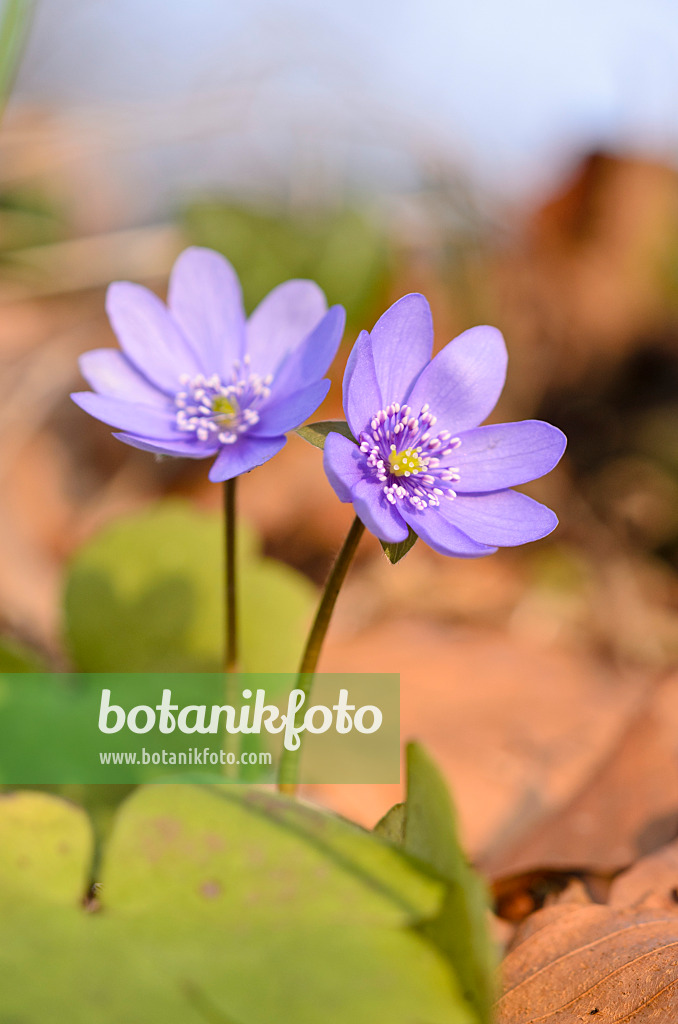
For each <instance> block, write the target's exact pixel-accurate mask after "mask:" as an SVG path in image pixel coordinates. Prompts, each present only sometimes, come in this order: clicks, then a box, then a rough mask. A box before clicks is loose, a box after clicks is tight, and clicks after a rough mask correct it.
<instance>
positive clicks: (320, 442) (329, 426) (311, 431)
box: [296, 420, 358, 448]
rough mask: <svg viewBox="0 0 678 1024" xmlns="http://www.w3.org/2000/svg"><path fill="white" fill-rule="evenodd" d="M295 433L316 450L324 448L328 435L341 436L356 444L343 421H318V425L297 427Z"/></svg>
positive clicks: (311, 424) (349, 429) (310, 424)
mask: <svg viewBox="0 0 678 1024" xmlns="http://www.w3.org/2000/svg"><path fill="white" fill-rule="evenodd" d="M296 433H297V434H299V437H303V439H304V441H308V442H309V444H312V445H314V447H316V448H324V447H325V441H326V440H327V435H328V434H342V435H343V437H347V438H348V439H349V441H353V443H354V444H357V443H358V442H357V441H356V439H355V437H354V436H353V434H352V433H351V428H350V427H349V425H348V423H346V422H345V421H344V420H319V422H318V423H309V425H308V426H307V427H297V430H296Z"/></svg>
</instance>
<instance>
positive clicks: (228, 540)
mask: <svg viewBox="0 0 678 1024" xmlns="http://www.w3.org/2000/svg"><path fill="white" fill-rule="evenodd" d="M236 481H237V477H234V478H233V480H226V482H225V483H224V563H225V572H226V580H225V584H226V638H225V639H226V645H225V652H224V668H225V670H226V672H237V670H238V612H237V593H236V564H235V563H236V554H235V488H236Z"/></svg>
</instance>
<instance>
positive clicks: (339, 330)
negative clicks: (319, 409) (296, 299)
mask: <svg viewBox="0 0 678 1024" xmlns="http://www.w3.org/2000/svg"><path fill="white" fill-rule="evenodd" d="M345 323H346V312H345V310H344V308H343V306H332V308H331V309H329V310H328V311H327V313H326V314H325V316H324V317H323V318H322V320H321V321H320V323H319V324H318V325H317V326H316V327H315V328H314V329H313V330H312V331H311V333H310V334H309V335H308V337H307V338H306V339H305V340H304V341H302V342H301V344H300V345H297V347H296V348H294V349H293V350H292V351H291V352H290V353H289V354H288V355H287V356H286V357H285V358H284V359H283V361H282V364H281V366H280V368H279V369H278V370H277V372H276V374H275V377H274V379H273V383H272V385H271V402H274V401H277V400H278V398H279V397H280V398H283V397H284V396H285V395H287V394H290V393H292V392H295V391H299V390H300V388H301V387H303V386H304V385H307V384H311V383H313V382H314V381H316V380H318V379H319V378H320V377H324V376H325V374H326V373H327V371H328V370H329V368H330V365H331V364H332V360H333V359H334V357H335V355H336V354H337V349H338V348H339V343H340V342H341V336H342V334H343V333H344V324H345ZM311 412H313V410H311ZM309 415H310V413H309Z"/></svg>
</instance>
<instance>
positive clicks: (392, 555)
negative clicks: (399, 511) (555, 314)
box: [379, 526, 419, 565]
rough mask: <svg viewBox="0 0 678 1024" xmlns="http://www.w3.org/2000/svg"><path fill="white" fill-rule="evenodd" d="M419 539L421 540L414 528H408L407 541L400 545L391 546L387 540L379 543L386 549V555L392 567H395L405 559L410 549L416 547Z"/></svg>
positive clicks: (401, 542)
mask: <svg viewBox="0 0 678 1024" xmlns="http://www.w3.org/2000/svg"><path fill="white" fill-rule="evenodd" d="M418 539H419V538H418V537H417V535H416V533H415V532H414V530H413V529H412V527H411V526H408V528H407V537H406V538H405V540H401V541H400V543H399V544H391V543H390V542H389V541H387V540H380V541H379V543H380V544H381V546H382V548H383V549H384V554H385V555H386V557H387V558H388V560H389V562H390V563H391V565H395V564H396V562H399V561H400V559H401V558H404V557H405V555H406V554H407V552H408V551H409V550H410V548H413V547H414V545H415V544H416V543H417V540H418Z"/></svg>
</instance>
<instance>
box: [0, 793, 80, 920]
mask: <svg viewBox="0 0 678 1024" xmlns="http://www.w3.org/2000/svg"><path fill="white" fill-rule="evenodd" d="M92 846H93V839H92V829H91V827H90V824H89V820H88V818H87V816H86V815H85V813H84V811H82V810H81V809H80V808H78V807H75V806H74V805H73V804H69V803H67V802H66V801H65V800H61V799H59V798H58V797H54V796H49V795H48V794H47V793H38V792H34V791H27V792H18V793H9V794H5V795H3V796H0V851H2V854H1V856H0V890H2V889H4V890H5V891H11V892H13V893H15V894H18V893H19V892H22V893H24V894H25V895H31V896H33V897H40V898H41V899H44V900H47V901H49V902H50V903H58V904H64V905H66V906H77V905H78V903H79V902H80V900H82V899H83V898H84V896H85V892H86V890H87V887H88V876H89V870H90V864H91V859H92Z"/></svg>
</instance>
